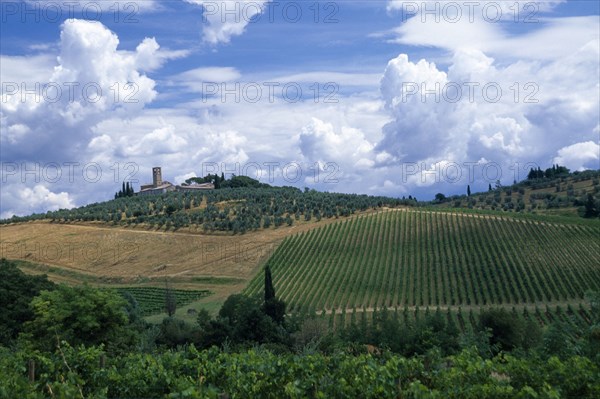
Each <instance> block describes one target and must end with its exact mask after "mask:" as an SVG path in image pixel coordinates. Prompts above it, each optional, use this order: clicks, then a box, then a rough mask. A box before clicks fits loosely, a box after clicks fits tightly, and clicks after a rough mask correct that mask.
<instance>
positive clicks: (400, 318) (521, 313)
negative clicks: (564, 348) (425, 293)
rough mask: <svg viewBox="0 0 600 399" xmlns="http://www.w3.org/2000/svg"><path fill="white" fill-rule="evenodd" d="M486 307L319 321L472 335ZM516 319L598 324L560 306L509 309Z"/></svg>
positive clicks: (344, 314) (391, 311)
mask: <svg viewBox="0 0 600 399" xmlns="http://www.w3.org/2000/svg"><path fill="white" fill-rule="evenodd" d="M484 309H485V308H484V307H470V308H469V309H468V310H466V309H465V310H463V308H462V307H457V308H450V307H448V308H446V309H445V310H442V309H441V308H440V307H437V308H435V309H433V308H429V307H425V308H421V307H415V308H410V309H409V308H406V307H405V308H399V307H397V308H380V309H371V310H372V311H365V310H366V309H364V308H353V309H350V310H346V309H340V310H337V311H335V312H333V311H325V312H323V311H321V312H319V314H318V315H317V320H320V321H319V323H320V324H321V325H322V326H323V327H327V328H328V329H329V330H332V331H334V330H340V329H343V328H348V327H350V326H364V325H372V326H374V328H377V326H381V325H385V324H386V323H391V325H393V326H394V327H395V328H400V326H411V325H412V326H420V325H423V323H424V322H425V320H435V321H436V322H437V323H438V324H439V325H442V326H444V325H445V326H449V328H450V329H451V330H456V331H461V332H469V331H475V330H477V328H478V326H479V315H480V314H481V312H482V310H484ZM509 311H510V314H511V317H512V319H513V320H518V321H520V322H523V323H525V325H529V323H533V324H535V325H538V326H550V325H552V324H553V323H559V324H561V325H563V326H565V328H567V329H571V330H572V331H582V330H584V329H586V328H588V327H589V326H590V325H592V324H593V323H594V321H593V320H594V316H593V314H592V312H591V311H590V309H589V308H588V307H587V306H584V305H583V304H582V303H580V304H579V305H571V304H567V305H556V306H512V307H511V308H509Z"/></svg>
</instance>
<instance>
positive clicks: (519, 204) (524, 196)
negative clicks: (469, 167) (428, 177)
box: [431, 170, 600, 218]
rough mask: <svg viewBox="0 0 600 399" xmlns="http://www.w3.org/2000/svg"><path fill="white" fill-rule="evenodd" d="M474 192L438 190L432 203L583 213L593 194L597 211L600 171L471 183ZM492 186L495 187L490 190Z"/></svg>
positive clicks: (454, 206)
mask: <svg viewBox="0 0 600 399" xmlns="http://www.w3.org/2000/svg"><path fill="white" fill-rule="evenodd" d="M469 188H470V190H471V191H472V194H471V195H470V196H469V195H466V192H467V187H465V195H457V196H450V197H445V196H443V193H440V194H442V195H441V196H440V194H438V196H437V198H436V200H435V201H432V202H431V205H433V206H436V207H438V208H464V209H476V210H477V209H480V210H492V211H503V212H509V213H530V214H538V215H556V216H566V217H573V218H577V217H581V215H582V214H583V213H584V209H583V208H584V206H585V203H586V201H588V197H587V196H588V194H591V195H592V197H593V201H594V203H595V204H594V206H595V208H596V211H597V210H598V208H599V206H600V205H599V204H600V171H594V170H588V171H585V172H573V173H569V174H561V175H558V176H553V177H549V178H545V177H541V178H532V179H526V180H523V181H521V182H518V183H515V184H513V185H511V186H506V187H502V186H498V187H496V185H495V184H490V185H489V187H486V190H485V191H480V192H476V191H479V190H478V188H477V187H474V186H470V187H469ZM490 188H491V190H490Z"/></svg>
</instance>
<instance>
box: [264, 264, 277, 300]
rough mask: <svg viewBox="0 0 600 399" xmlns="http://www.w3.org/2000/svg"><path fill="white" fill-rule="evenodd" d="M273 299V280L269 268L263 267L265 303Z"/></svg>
mask: <svg viewBox="0 0 600 399" xmlns="http://www.w3.org/2000/svg"><path fill="white" fill-rule="evenodd" d="M273 298H275V288H274V287H273V278H272V277H271V268H270V267H269V266H266V267H265V302H268V301H269V300H271V299H273Z"/></svg>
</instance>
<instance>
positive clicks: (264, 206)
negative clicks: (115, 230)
mask: <svg viewBox="0 0 600 399" xmlns="http://www.w3.org/2000/svg"><path fill="white" fill-rule="evenodd" d="M409 205H416V201H414V200H400V199H396V198H390V197H376V196H370V195H356V194H338V193H328V192H318V191H315V190H308V189H306V190H305V191H301V190H299V189H296V188H293V187H266V188H265V187H258V188H248V187H244V188H223V189H219V190H209V191H203V192H201V193H197V192H169V193H165V194H158V195H147V196H140V195H138V196H131V197H121V198H116V199H114V200H111V201H105V202H101V203H94V204H90V205H86V206H82V207H79V208H74V209H61V210H58V211H54V212H47V213H43V214H34V215H30V216H25V217H16V216H15V217H12V218H11V219H4V220H0V225H1V224H14V223H22V222H28V221H40V220H42V221H51V222H59V223H82V222H83V223H101V224H110V225H112V226H127V227H137V228H143V229H150V230H155V231H183V232H189V233H205V234H214V233H218V234H222V233H225V234H244V233H246V232H251V231H257V230H260V229H271V228H273V227H280V226H283V225H287V226H291V225H294V224H298V223H302V222H310V221H311V220H316V221H320V220H321V219H332V218H339V217H347V216H350V215H353V214H354V213H356V212H364V211H367V210H369V209H376V208H381V207H382V206H391V207H396V206H409Z"/></svg>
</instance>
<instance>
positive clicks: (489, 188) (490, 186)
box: [488, 183, 492, 191]
mask: <svg viewBox="0 0 600 399" xmlns="http://www.w3.org/2000/svg"><path fill="white" fill-rule="evenodd" d="M488 191H492V183H490V184H488Z"/></svg>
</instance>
